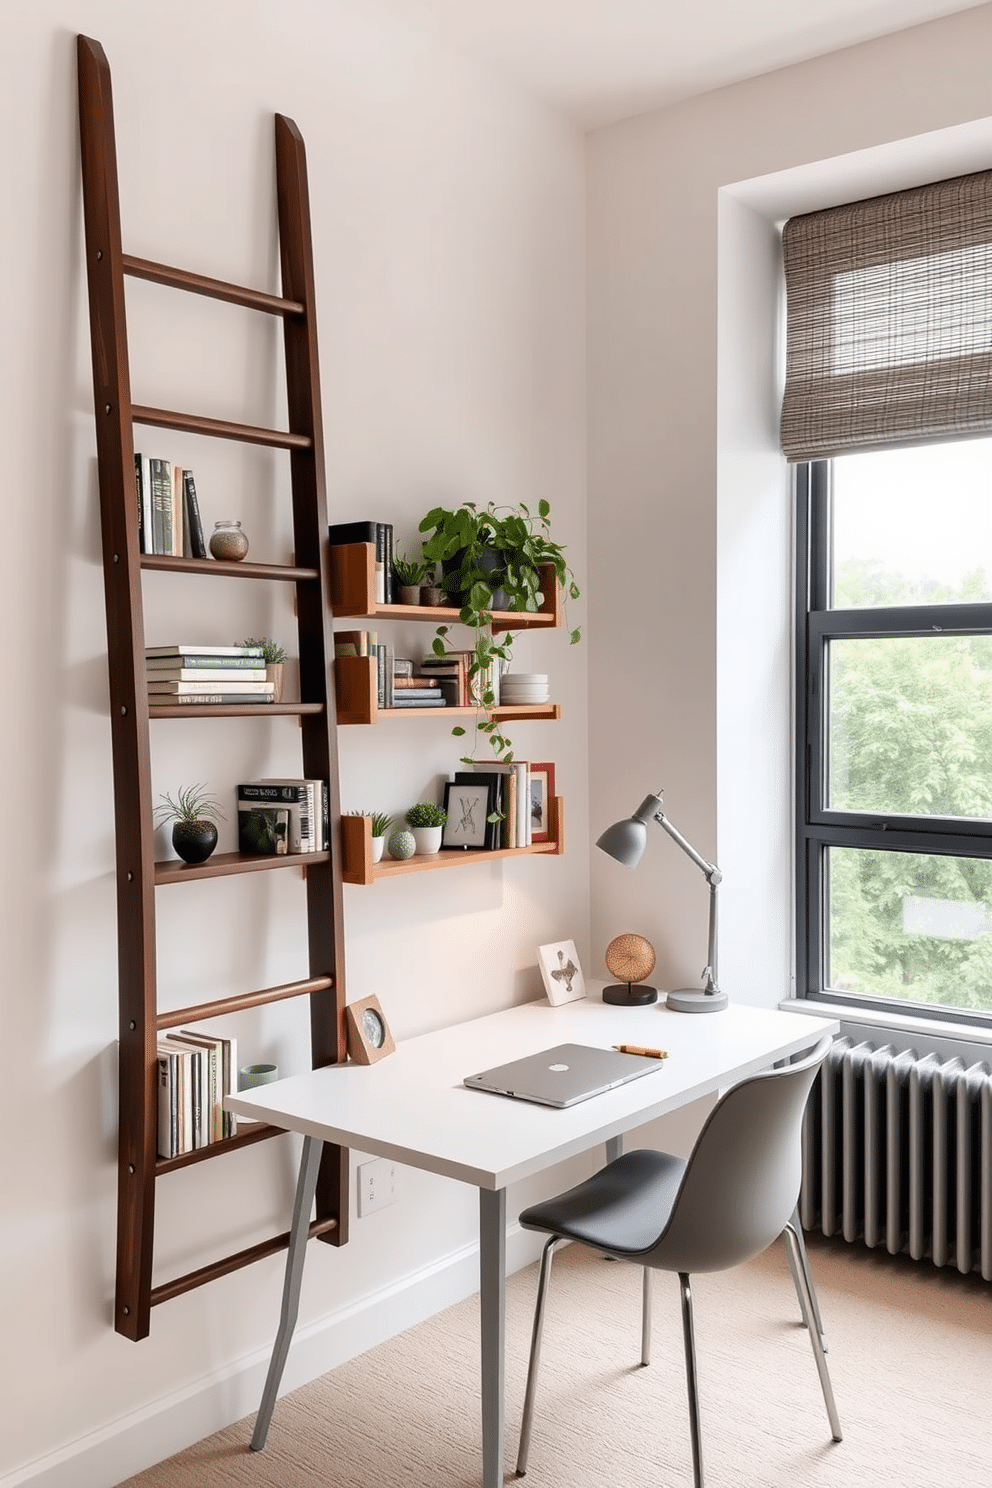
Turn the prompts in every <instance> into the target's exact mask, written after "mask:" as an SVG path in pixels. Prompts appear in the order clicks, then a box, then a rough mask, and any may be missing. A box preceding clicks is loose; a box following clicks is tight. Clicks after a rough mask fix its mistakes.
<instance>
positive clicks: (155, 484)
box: [134, 454, 207, 558]
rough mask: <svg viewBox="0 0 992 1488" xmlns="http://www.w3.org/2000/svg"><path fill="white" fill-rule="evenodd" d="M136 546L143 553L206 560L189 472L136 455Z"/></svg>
mask: <svg viewBox="0 0 992 1488" xmlns="http://www.w3.org/2000/svg"><path fill="white" fill-rule="evenodd" d="M134 477H135V483H136V485H137V499H138V546H139V549H140V551H141V552H142V553H168V554H171V555H172V556H173V557H175V558H206V556H207V545H206V543H205V541H204V538H203V522H202V521H201V519H200V504H199V502H198V501H197V497H196V484H195V482H194V480H193V472H192V470H184V469H183V467H182V466H181V465H173V464H172V461H171V460H159V459H157V458H156V457H155V456H151V455H141V454H135V457H134Z"/></svg>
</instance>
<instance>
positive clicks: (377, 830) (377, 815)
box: [359, 811, 393, 863]
mask: <svg viewBox="0 0 992 1488" xmlns="http://www.w3.org/2000/svg"><path fill="white" fill-rule="evenodd" d="M359 814H360V815H361V816H367V817H368V818H369V820H370V821H371V823H372V861H373V863H378V862H379V861H380V859H381V858H382V853H383V849H384V847H385V845H386V833H387V832H388V831H389V829H390V827H391V826H392V824H393V818H392V817H391V816H387V815H386V813H385V812H384V811H362V812H360V813H359Z"/></svg>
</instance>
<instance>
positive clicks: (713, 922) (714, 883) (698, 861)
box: [652, 809, 723, 994]
mask: <svg viewBox="0 0 992 1488" xmlns="http://www.w3.org/2000/svg"><path fill="white" fill-rule="evenodd" d="M652 820H653V821H656V822H657V823H658V825H659V827H663V828H664V830H665V831H666V832H667V833H668V835H669V837H671V839H672V841H673V842H674V843H676V844H677V845H678V846H679V847H680V848H681V849H682V851H683V852H684V853H685V855H686V857H688V858H691V859H692V861H693V862H694V863H695V865H696V867H697V868H699V869H701V871H702V872H703V874H704V875H705V877H706V882H707V883H708V884H709V886H710V914H709V935H708V937H707V948H708V949H707V954H708V958H709V959H708V964H707V965H706V966H705V967H704V968H703V975H704V976H705V978H706V985H705V987H704V988H703V991H704V992H708V993H711V994H712V993H714V992H719V990H720V988H719V985H718V983H717V977H716V955H717V950H716V945H717V934H716V932H717V888H718V887H719V885H720V884H721V883H722V881H723V874H722V873H721V872H720V870H719V868H718V867H717V866H716V864H715V863H708V862H707V861H706V859H705V858H704V857H703V856H702V854H701V853H698V852H697V851H696V849H695V848H694V847H693V845H692V843H691V842H687V841H686V839H685V838H684V837H683V836H682V833H681V832H680V831H679V829H678V827H676V826H675V825H674V824H673V823H672V822H670V821H669V819H668V817H667V816H666V815H665V813H664V811H662V810H660V809H659V810H658V811H655V812H654V813H653V814H652Z"/></svg>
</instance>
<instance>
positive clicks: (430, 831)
mask: <svg viewBox="0 0 992 1488" xmlns="http://www.w3.org/2000/svg"><path fill="white" fill-rule="evenodd" d="M447 820H448V813H447V812H446V811H445V809H444V807H443V806H439V805H438V804H437V802H436V801H418V802H417V804H416V805H415V806H411V807H410V810H409V811H408V812H407V813H406V824H407V826H408V827H409V828H410V831H411V832H412V833H413V836H414V840H415V842H416V844H417V852H418V853H420V854H422V855H424V856H428V855H430V854H431V853H436V852H440V850H441V833H442V832H443V830H444V824H445V822H446V821H447Z"/></svg>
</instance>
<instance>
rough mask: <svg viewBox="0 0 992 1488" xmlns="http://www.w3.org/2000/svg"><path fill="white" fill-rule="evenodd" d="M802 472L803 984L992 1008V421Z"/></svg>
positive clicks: (984, 1014)
mask: <svg viewBox="0 0 992 1488" xmlns="http://www.w3.org/2000/svg"><path fill="white" fill-rule="evenodd" d="M796 471H797V478H796V493H797V533H798V539H799V541H798V570H797V572H798V583H797V596H798V602H797V611H798V613H797V673H798V675H797V688H796V696H797V700H798V705H797V714H798V719H797V737H798V753H797V759H798V760H799V761H800V764H801V768H800V769H799V770H798V772H797V774H798V779H797V810H796V819H797V827H798V841H797V864H798V880H797V881H798V884H799V889H800V892H799V894H798V932H799V933H798V939H797V944H798V947H799V983H800V994H801V995H806V996H810V997H813V998H816V997H818V996H827V997H830V998H832V999H837V998H841V999H843V1000H845V1001H849V1002H852V1003H856V1004H862V1005H863V1004H868V1005H871V1006H875V1007H878V1006H882V1007H885V1006H888V1007H890V1008H891V1006H892V1004H893V1002H894V1001H895V1002H898V1003H900V1004H903V1005H910V1006H912V1007H913V1008H914V1009H915V1010H917V1011H919V1010H921V1009H925V1010H928V1011H930V1012H932V1013H935V1014H936V1013H938V1011H939V1015H940V1016H941V1017H945V1018H950V1019H952V1020H953V1019H955V1018H957V1019H962V1020H964V1019H967V1020H968V1021H972V1022H974V1021H981V1022H986V1021H987V1022H989V1023H992V439H986V438H982V439H966V440H957V441H953V442H950V443H941V444H929V445H926V446H922V447H920V448H911V449H887V450H880V451H875V452H871V453H850V454H843V455H839V456H837V457H835V458H834V459H831V460H815V461H809V462H806V463H801V464H799V465H797V467H796Z"/></svg>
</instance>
